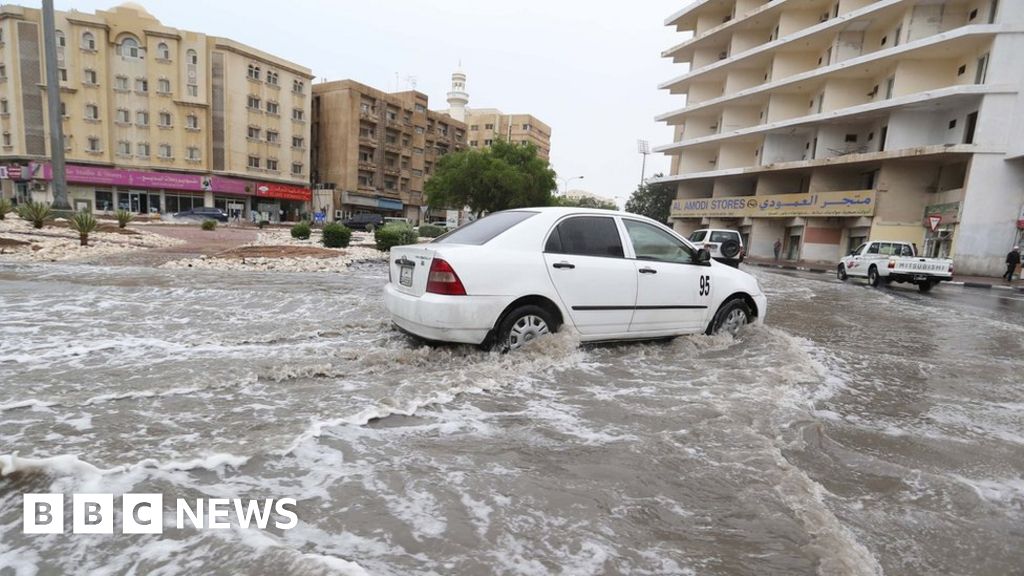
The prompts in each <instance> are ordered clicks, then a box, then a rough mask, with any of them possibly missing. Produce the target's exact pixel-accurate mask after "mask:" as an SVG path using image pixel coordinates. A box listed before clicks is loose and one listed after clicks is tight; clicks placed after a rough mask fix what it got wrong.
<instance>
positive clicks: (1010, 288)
mask: <svg viewBox="0 0 1024 576" xmlns="http://www.w3.org/2000/svg"><path fill="white" fill-rule="evenodd" d="M744 264H747V265H749V266H757V267H759V268H770V269H775V270H796V271H799V272H813V273H815V274H827V273H829V272H831V270H827V269H823V268H811V267H809V266H796V265H793V264H773V263H767V262H744ZM943 284H946V285H949V286H960V287H961V288H978V289H982V290H1006V291H1008V292H1020V293H1021V294H1024V286H1001V285H999V284H989V283H987V282H971V281H961V280H950V281H947V282H943Z"/></svg>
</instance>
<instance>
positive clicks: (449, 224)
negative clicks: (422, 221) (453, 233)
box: [430, 220, 459, 230]
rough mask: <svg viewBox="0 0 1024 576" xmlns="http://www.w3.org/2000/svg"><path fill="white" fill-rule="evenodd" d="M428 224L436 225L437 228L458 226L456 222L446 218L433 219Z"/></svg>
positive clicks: (451, 228) (446, 228) (448, 228)
mask: <svg viewBox="0 0 1024 576" xmlns="http://www.w3.org/2000/svg"><path fill="white" fill-rule="evenodd" d="M430 225H431V226H437V227H439V228H444V229H445V230H455V229H456V228H458V227H459V226H458V225H457V224H453V223H452V222H449V221H447V220H434V221H433V222H431V223H430Z"/></svg>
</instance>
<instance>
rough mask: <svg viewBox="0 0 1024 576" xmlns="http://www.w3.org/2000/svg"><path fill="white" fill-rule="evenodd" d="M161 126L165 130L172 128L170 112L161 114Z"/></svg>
mask: <svg viewBox="0 0 1024 576" xmlns="http://www.w3.org/2000/svg"><path fill="white" fill-rule="evenodd" d="M160 126H162V127H164V128H170V127H171V113H170V112H161V113H160Z"/></svg>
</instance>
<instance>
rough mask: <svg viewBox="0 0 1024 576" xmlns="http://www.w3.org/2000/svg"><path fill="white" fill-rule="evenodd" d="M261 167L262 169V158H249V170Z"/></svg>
mask: <svg viewBox="0 0 1024 576" xmlns="http://www.w3.org/2000/svg"><path fill="white" fill-rule="evenodd" d="M259 167H260V157H259V156H249V168H259Z"/></svg>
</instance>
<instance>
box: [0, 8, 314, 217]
mask: <svg viewBox="0 0 1024 576" xmlns="http://www.w3.org/2000/svg"><path fill="white" fill-rule="evenodd" d="M56 28H57V61H58V67H59V77H60V83H61V111H62V118H61V122H62V124H63V130H64V142H63V146H64V150H65V154H66V162H67V169H66V175H67V180H68V189H69V196H70V200H71V202H72V206H74V207H76V208H87V209H93V210H97V211H111V210H114V209H117V208H124V209H128V210H131V211H133V212H137V213H143V214H154V213H173V212H177V211H180V210H187V209H189V208H192V207H195V206H204V205H205V206H218V207H220V208H222V209H224V210H225V211H229V212H233V213H235V214H237V215H238V216H239V217H248V215H249V213H250V212H251V211H254V210H258V211H261V212H264V213H266V215H267V216H268V217H270V218H271V219H272V220H277V219H279V218H285V217H287V218H295V217H297V216H298V215H299V214H300V213H304V212H306V211H308V206H309V200H310V196H311V194H310V189H309V145H308V144H309V142H310V123H309V118H308V115H309V110H310V104H311V91H310V81H311V79H312V73H311V72H310V70H309V69H307V68H304V67H302V66H299V65H296V64H294V63H291V62H288V61H286V60H283V59H280V58H277V57H275V56H272V55H270V54H266V53H264V52H261V51H259V50H256V49H254V48H251V47H248V46H245V45H243V44H240V43H238V42H235V41H232V40H229V39H225V38H217V37H213V36H208V35H206V34H203V33H200V32H192V31H187V30H179V29H176V28H170V27H167V26H164V25H162V24H161V23H160V22H159V21H158V20H157V19H156V18H155V17H153V16H152V15H151V14H149V13H148V12H147V11H146V10H145V9H143V8H142V7H141V6H139V5H137V4H134V3H126V4H123V5H121V6H118V7H116V8H113V9H111V10H109V11H97V12H96V13H95V14H87V13H83V12H77V11H74V10H72V11H69V12H58V13H57V14H56ZM45 77H46V75H45V69H44V57H43V30H42V14H41V12H40V11H39V10H36V9H32V8H25V7H21V6H14V5H5V6H2V7H0V132H2V138H3V141H2V144H3V147H2V150H0V165H2V166H3V167H4V170H0V176H6V177H5V178H4V179H3V180H0V182H2V191H3V194H4V195H5V196H8V197H14V198H15V199H17V200H27V199H30V198H34V199H37V200H45V201H49V200H51V199H52V191H51V189H50V181H51V179H52V176H53V175H52V171H51V169H50V163H49V157H50V146H51V143H50V142H49V128H48V122H49V121H50V119H49V118H47V105H46V91H45Z"/></svg>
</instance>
